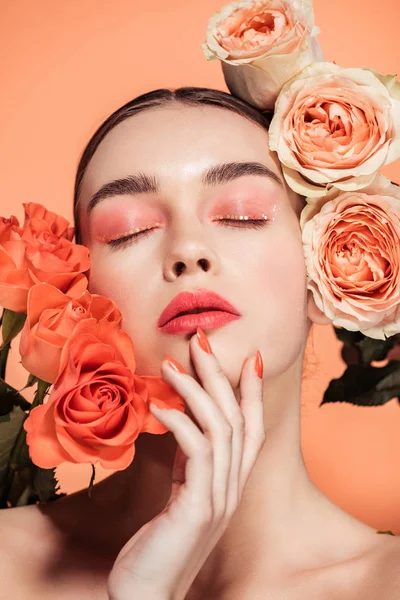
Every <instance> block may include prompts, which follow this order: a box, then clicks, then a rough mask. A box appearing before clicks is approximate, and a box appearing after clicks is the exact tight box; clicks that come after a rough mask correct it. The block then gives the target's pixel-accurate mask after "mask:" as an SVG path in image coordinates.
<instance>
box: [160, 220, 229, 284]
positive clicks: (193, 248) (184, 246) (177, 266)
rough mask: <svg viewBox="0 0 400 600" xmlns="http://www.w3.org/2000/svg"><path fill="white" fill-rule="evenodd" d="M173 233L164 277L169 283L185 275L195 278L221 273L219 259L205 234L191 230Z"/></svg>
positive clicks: (166, 258) (165, 262)
mask: <svg viewBox="0 0 400 600" xmlns="http://www.w3.org/2000/svg"><path fill="white" fill-rule="evenodd" d="M183 227H184V226H183V225H182V227H181V230H180V232H178V233H177V234H173V233H172V237H173V238H174V240H173V242H171V246H170V249H169V251H168V253H167V255H166V257H165V261H164V277H165V279H166V280H167V281H174V280H175V279H176V278H177V277H181V276H182V275H183V274H185V275H192V276H195V275H196V274H201V273H208V274H209V275H216V274H218V272H219V259H218V256H217V255H216V253H215V252H214V250H213V249H212V248H211V247H210V244H209V243H207V241H206V239H205V237H204V232H200V231H198V230H195V228H193V227H192V228H191V229H190V231H186V232H183V231H182V229H183Z"/></svg>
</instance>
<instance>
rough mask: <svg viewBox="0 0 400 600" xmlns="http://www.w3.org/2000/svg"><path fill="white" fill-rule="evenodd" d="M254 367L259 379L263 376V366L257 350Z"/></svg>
mask: <svg viewBox="0 0 400 600" xmlns="http://www.w3.org/2000/svg"><path fill="white" fill-rule="evenodd" d="M254 366H255V369H256V373H257V375H258V377H259V378H260V379H261V378H262V376H263V371H264V365H263V359H262V356H261V354H260V351H259V350H257V355H256V361H255V364H254Z"/></svg>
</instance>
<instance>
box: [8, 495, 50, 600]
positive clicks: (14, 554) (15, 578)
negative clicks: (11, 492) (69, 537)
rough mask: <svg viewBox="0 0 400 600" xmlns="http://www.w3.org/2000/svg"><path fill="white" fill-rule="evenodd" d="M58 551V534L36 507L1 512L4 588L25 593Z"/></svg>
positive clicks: (9, 509)
mask: <svg viewBox="0 0 400 600" xmlns="http://www.w3.org/2000/svg"><path fill="white" fill-rule="evenodd" d="M55 548H56V535H55V532H54V531H53V530H52V529H51V527H49V524H48V523H46V520H45V519H43V518H42V515H41V513H40V511H39V510H38V507H37V506H36V505H29V506H21V507H16V508H8V509H3V510H0V588H1V589H3V590H4V589H6V590H8V591H9V592H11V591H12V592H14V593H16V592H17V590H18V589H21V590H22V589H24V586H25V585H28V584H29V583H30V582H31V578H32V575H33V574H34V573H39V572H40V571H41V569H42V566H43V565H44V564H45V562H46V559H47V557H48V556H49V555H50V554H51V552H53V551H54V549H55ZM22 565H23V567H22ZM10 597H17V595H15V596H11V595H10Z"/></svg>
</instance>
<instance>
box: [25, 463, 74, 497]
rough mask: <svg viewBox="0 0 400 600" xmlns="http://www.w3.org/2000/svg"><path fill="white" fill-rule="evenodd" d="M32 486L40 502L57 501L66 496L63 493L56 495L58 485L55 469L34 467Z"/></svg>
mask: <svg viewBox="0 0 400 600" xmlns="http://www.w3.org/2000/svg"><path fill="white" fill-rule="evenodd" d="M33 486H34V489H35V491H36V493H37V495H38V497H39V500H40V502H53V501H54V500H58V499H59V498H62V497H63V496H66V495H67V494H64V493H57V492H58V490H59V489H60V483H59V481H58V479H57V477H56V470H55V468H54V469H42V468H40V467H36V472H35V477H34V480H33Z"/></svg>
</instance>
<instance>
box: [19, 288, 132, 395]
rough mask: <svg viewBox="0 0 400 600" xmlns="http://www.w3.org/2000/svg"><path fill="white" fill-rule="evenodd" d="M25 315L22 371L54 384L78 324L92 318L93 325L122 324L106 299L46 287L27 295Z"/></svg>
mask: <svg viewBox="0 0 400 600" xmlns="http://www.w3.org/2000/svg"><path fill="white" fill-rule="evenodd" d="M27 308H28V314H27V318H26V321H25V325H24V327H23V329H22V334H21V340H20V346H19V351H20V354H21V363H22V365H23V367H25V369H26V370H27V371H29V373H31V374H32V375H36V377H39V379H43V381H47V382H49V383H54V381H55V380H56V379H57V375H58V371H59V367H60V359H61V351H62V349H63V347H64V346H65V344H66V343H67V341H68V338H70V337H71V335H72V333H73V331H74V329H75V326H76V324H77V323H79V322H80V321H82V320H84V319H88V318H91V317H93V318H94V319H96V321H102V320H106V321H115V322H116V323H118V324H119V323H120V322H121V313H120V311H119V309H118V307H117V306H116V304H115V303H114V302H113V301H112V300H110V299H109V298H105V297H104V296H99V295H97V294H90V292H88V291H87V290H85V291H84V292H83V293H81V290H80V289H78V293H77V294H76V293H75V289H74V288H71V289H70V290H69V291H68V294H64V293H63V292H61V291H60V290H59V289H57V288H55V287H53V286H52V285H49V284H48V283H38V284H36V285H34V286H33V287H32V288H31V289H30V291H29V293H28V307H27Z"/></svg>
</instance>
